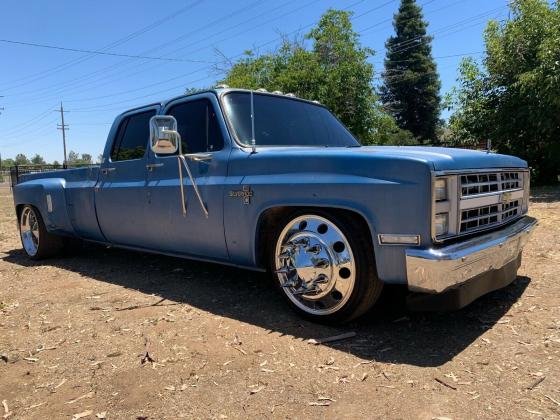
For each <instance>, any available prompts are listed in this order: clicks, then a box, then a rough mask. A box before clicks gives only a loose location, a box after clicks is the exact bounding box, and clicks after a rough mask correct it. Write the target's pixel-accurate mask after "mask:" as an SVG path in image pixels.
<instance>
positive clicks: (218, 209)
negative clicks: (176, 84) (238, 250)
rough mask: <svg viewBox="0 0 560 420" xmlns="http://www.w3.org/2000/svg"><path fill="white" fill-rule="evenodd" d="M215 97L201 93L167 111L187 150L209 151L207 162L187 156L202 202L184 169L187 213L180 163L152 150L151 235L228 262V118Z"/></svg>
mask: <svg viewBox="0 0 560 420" xmlns="http://www.w3.org/2000/svg"><path fill="white" fill-rule="evenodd" d="M219 109H220V108H219V106H218V102H217V99H216V97H215V95H213V94H201V95H195V96H192V97H188V98H182V99H179V100H177V101H173V102H171V103H170V104H168V105H167V107H166V108H165V110H164V113H165V114H167V115H172V116H173V117H175V119H176V120H177V130H178V131H179V134H180V135H181V139H182V150H183V154H196V153H199V154H204V155H205V158H207V159H208V160H205V161H193V160H189V159H186V161H187V164H188V165H189V168H190V170H191V173H192V176H193V179H194V182H195V183H196V185H197V186H198V189H199V192H200V194H201V197H202V201H203V203H204V205H205V206H206V208H207V210H208V217H206V215H205V213H204V211H203V209H202V207H201V205H200V202H199V200H198V198H197V196H196V194H195V191H194V188H193V184H192V182H191V180H190V179H189V177H188V175H187V171H186V170H185V168H184V167H183V168H182V172H183V186H184V193H185V201H186V214H183V212H182V206H181V190H180V184H179V166H178V158H177V156H176V155H165V156H162V155H157V154H155V153H153V151H151V150H150V151H149V155H150V160H149V164H148V168H149V170H148V175H147V206H146V213H147V216H148V217H149V218H150V220H152V223H150V224H147V225H146V227H145V229H146V234H147V235H148V238H149V241H150V243H152V244H154V245H155V246H156V247H157V248H158V249H160V250H162V251H165V252H169V253H173V254H181V255H190V256H195V257H201V258H211V259H220V260H227V259H228V252H227V248H226V242H225V235H224V227H223V226H224V221H223V217H224V215H223V199H224V198H223V197H224V188H225V186H224V184H225V181H226V177H227V165H228V157H229V152H230V148H229V147H227V143H226V142H225V139H226V136H225V135H224V133H225V132H226V131H225V122H224V121H223V117H222V115H221V113H220V112H217V110H218V111H219Z"/></svg>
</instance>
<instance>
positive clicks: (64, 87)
mask: <svg viewBox="0 0 560 420" xmlns="http://www.w3.org/2000/svg"><path fill="white" fill-rule="evenodd" d="M262 1H263V0H256V1H254V2H253V3H251V4H249V5H248V6H244V7H242V8H240V9H236V10H235V11H234V12H232V13H230V14H228V15H225V16H221V17H220V18H218V19H216V20H214V21H212V22H210V23H208V24H205V25H203V26H201V27H198V28H196V29H195V30H193V31H190V32H188V33H187V34H198V33H200V32H202V31H204V30H205V29H207V28H212V27H213V28H215V27H216V25H217V24H219V23H221V22H223V21H224V20H225V21H227V20H228V19H230V18H231V17H233V16H235V15H236V14H239V13H241V12H243V11H245V10H247V9H250V8H252V7H254V6H255V5H257V4H259V3H261V2H262ZM176 39H177V38H176ZM165 44H166V43H163V44H160V45H157V46H156V47H153V48H150V49H148V50H144V51H143V52H141V53H140V54H141V55H145V54H150V53H152V52H153V51H157V50H159V49H161V47H163V46H165ZM132 61H134V60H132V59H125V60H122V61H119V62H117V63H114V64H111V65H109V66H105V67H102V68H101V69H98V70H95V71H92V72H90V73H87V74H85V75H82V76H78V77H75V78H73V79H70V80H65V81H64V82H60V83H58V84H55V87H58V86H59V87H61V89H60V88H59V89H57V90H56V91H54V93H56V97H60V94H61V93H62V92H66V91H68V87H69V86H75V88H81V87H82V86H83V81H85V80H88V79H91V78H92V77H93V76H95V75H97V74H101V75H102V78H106V77H107V72H108V71H111V70H113V69H115V68H118V67H119V66H121V65H123V64H127V63H131V62H132ZM147 62H149V60H146V61H145V62H144V63H140V65H143V64H145V63H147ZM137 65H138V64H137ZM52 88H53V86H48V87H45V88H42V89H39V91H41V90H44V91H49V92H52ZM73 89H74V88H71V89H70V90H73ZM36 92H37V90H33V91H27V92H20V93H19V94H18V96H21V95H25V94H27V93H36ZM34 99H35V98H31V100H34ZM26 102H28V101H26Z"/></svg>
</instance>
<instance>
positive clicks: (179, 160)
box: [177, 155, 187, 216]
mask: <svg viewBox="0 0 560 420" xmlns="http://www.w3.org/2000/svg"><path fill="white" fill-rule="evenodd" d="M179 156H180V155H179ZM179 156H177V158H178V159H177V164H178V165H179V185H180V186H181V187H180V189H181V210H183V216H186V215H187V207H186V205H185V189H184V187H183V168H182V167H181V159H180V158H179Z"/></svg>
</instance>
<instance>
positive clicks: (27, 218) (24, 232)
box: [19, 207, 39, 257]
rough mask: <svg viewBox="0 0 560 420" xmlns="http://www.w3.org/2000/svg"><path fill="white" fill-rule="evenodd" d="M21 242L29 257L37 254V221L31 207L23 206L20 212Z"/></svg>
mask: <svg viewBox="0 0 560 420" xmlns="http://www.w3.org/2000/svg"><path fill="white" fill-rule="evenodd" d="M19 230H20V235H21V242H22V244H23V247H24V248H25V252H27V254H28V255H29V256H31V257H33V256H35V255H36V254H37V250H38V249H39V221H38V220H37V215H36V214H35V211H34V210H33V209H32V208H31V207H25V208H24V209H23V212H22V213H21V218H20V222H19Z"/></svg>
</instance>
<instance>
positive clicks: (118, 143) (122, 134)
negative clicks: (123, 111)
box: [111, 110, 156, 162]
mask: <svg viewBox="0 0 560 420" xmlns="http://www.w3.org/2000/svg"><path fill="white" fill-rule="evenodd" d="M154 115H156V111H155V110H150V111H144V112H139V113H138V114H132V115H129V116H127V117H125V118H124V119H123V120H122V121H121V123H120V125H119V129H118V130H117V135H116V138H115V142H114V143H113V148H112V149H111V160H112V161H113V162H118V161H123V160H133V159H142V158H143V157H144V155H145V154H146V148H147V147H148V142H149V137H150V118H152V117H153V116H154Z"/></svg>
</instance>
